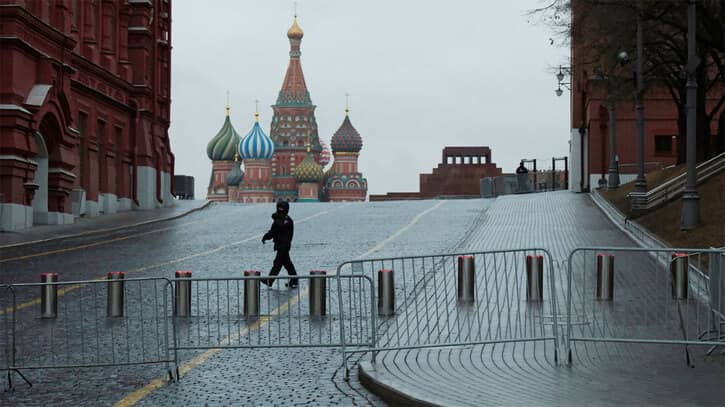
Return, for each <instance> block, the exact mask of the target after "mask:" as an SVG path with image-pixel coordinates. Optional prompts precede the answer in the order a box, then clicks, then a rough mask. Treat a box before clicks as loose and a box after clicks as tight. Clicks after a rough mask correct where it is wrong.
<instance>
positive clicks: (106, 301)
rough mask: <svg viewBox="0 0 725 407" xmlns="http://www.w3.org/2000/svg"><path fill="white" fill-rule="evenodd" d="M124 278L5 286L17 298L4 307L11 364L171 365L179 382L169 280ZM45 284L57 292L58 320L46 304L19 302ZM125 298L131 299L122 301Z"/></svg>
mask: <svg viewBox="0 0 725 407" xmlns="http://www.w3.org/2000/svg"><path fill="white" fill-rule="evenodd" d="M118 283H119V282H118V281H115V280H114V281H110V280H106V279H100V280H84V281H69V282H65V281H63V282H39V283H23V284H10V285H8V286H5V287H6V288H5V290H6V291H8V288H7V287H9V288H10V289H9V291H10V297H11V298H12V300H11V302H12V305H11V306H9V307H4V308H3V309H2V310H1V311H2V312H3V314H2V315H0V318H2V324H3V327H2V329H3V333H4V335H3V336H4V338H5V339H4V340H3V342H4V345H5V346H3V348H4V349H5V351H4V353H5V355H4V356H5V358H4V359H5V360H6V361H7V362H6V364H7V366H5V369H6V370H9V371H15V372H18V373H20V372H22V371H23V370H26V369H50V368H87V367H102V366H124V365H140V364H165V366H166V370H167V372H168V374H169V379H171V380H173V379H174V375H173V372H174V371H175V368H176V362H177V358H176V353H175V352H172V350H173V347H172V346H170V341H169V335H170V333H171V332H172V329H171V323H170V319H171V318H170V315H171V304H173V302H172V297H173V292H172V287H171V285H170V281H169V280H167V279H164V278H131V279H125V280H123V283H122V284H123V285H120V284H118ZM41 289H42V290H43V291H42V292H45V291H49V292H57V313H56V315H55V317H54V318H47V316H48V315H46V314H47V312H46V311H49V309H47V308H46V307H43V308H42V309H41V310H39V309H38V308H36V307H23V306H20V305H18V304H16V302H17V300H16V299H17V298H34V297H36V296H37V293H38V292H41ZM3 294H4V293H3ZM120 298H124V301H123V302H119V299H120ZM39 311H42V313H41V312H39ZM111 311H112V312H111ZM107 312H108V313H109V314H108V315H107ZM41 316H45V317H46V318H39V317H41ZM111 316H112V317H113V318H109V317H111ZM8 321H10V327H9V328H8ZM8 349H9V350H8ZM9 380H10V378H9ZM10 386H12V382H10Z"/></svg>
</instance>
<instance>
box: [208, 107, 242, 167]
mask: <svg viewBox="0 0 725 407" xmlns="http://www.w3.org/2000/svg"><path fill="white" fill-rule="evenodd" d="M240 138H241V137H240V136H239V133H237V131H236V130H234V127H233V126H232V122H231V120H229V106H228V105H227V117H226V118H225V119H224V124H223V125H222V128H221V129H220V130H219V132H218V133H217V134H216V136H214V138H212V139H211V141H209V144H207V145H206V155H207V156H208V157H209V159H210V160H213V161H232V160H234V154H235V153H236V152H237V151H236V148H237V144H239V140H240Z"/></svg>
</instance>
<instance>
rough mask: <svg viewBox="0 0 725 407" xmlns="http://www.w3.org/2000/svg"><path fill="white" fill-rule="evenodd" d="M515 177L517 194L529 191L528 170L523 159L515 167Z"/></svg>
mask: <svg viewBox="0 0 725 407" xmlns="http://www.w3.org/2000/svg"><path fill="white" fill-rule="evenodd" d="M516 179H517V181H518V189H517V191H516V193H517V194H525V193H528V192H531V189H530V188H529V170H528V168H526V167H525V166H524V160H521V163H520V164H519V168H517V169H516Z"/></svg>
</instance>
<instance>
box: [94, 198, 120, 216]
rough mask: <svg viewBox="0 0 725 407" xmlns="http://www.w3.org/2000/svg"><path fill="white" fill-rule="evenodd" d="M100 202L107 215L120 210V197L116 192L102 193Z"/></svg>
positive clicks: (101, 208)
mask: <svg viewBox="0 0 725 407" xmlns="http://www.w3.org/2000/svg"><path fill="white" fill-rule="evenodd" d="M98 203H99V206H100V208H99V209H100V210H101V211H103V213H104V214H106V215H108V214H111V213H116V212H118V197H116V194H100V195H99V196H98Z"/></svg>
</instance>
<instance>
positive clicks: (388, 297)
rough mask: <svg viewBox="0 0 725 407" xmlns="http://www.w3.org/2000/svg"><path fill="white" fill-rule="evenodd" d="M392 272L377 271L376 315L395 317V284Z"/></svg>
mask: <svg viewBox="0 0 725 407" xmlns="http://www.w3.org/2000/svg"><path fill="white" fill-rule="evenodd" d="M394 281H395V280H394V276H393V270H378V315H380V316H384V317H388V316H391V315H395V284H394Z"/></svg>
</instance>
